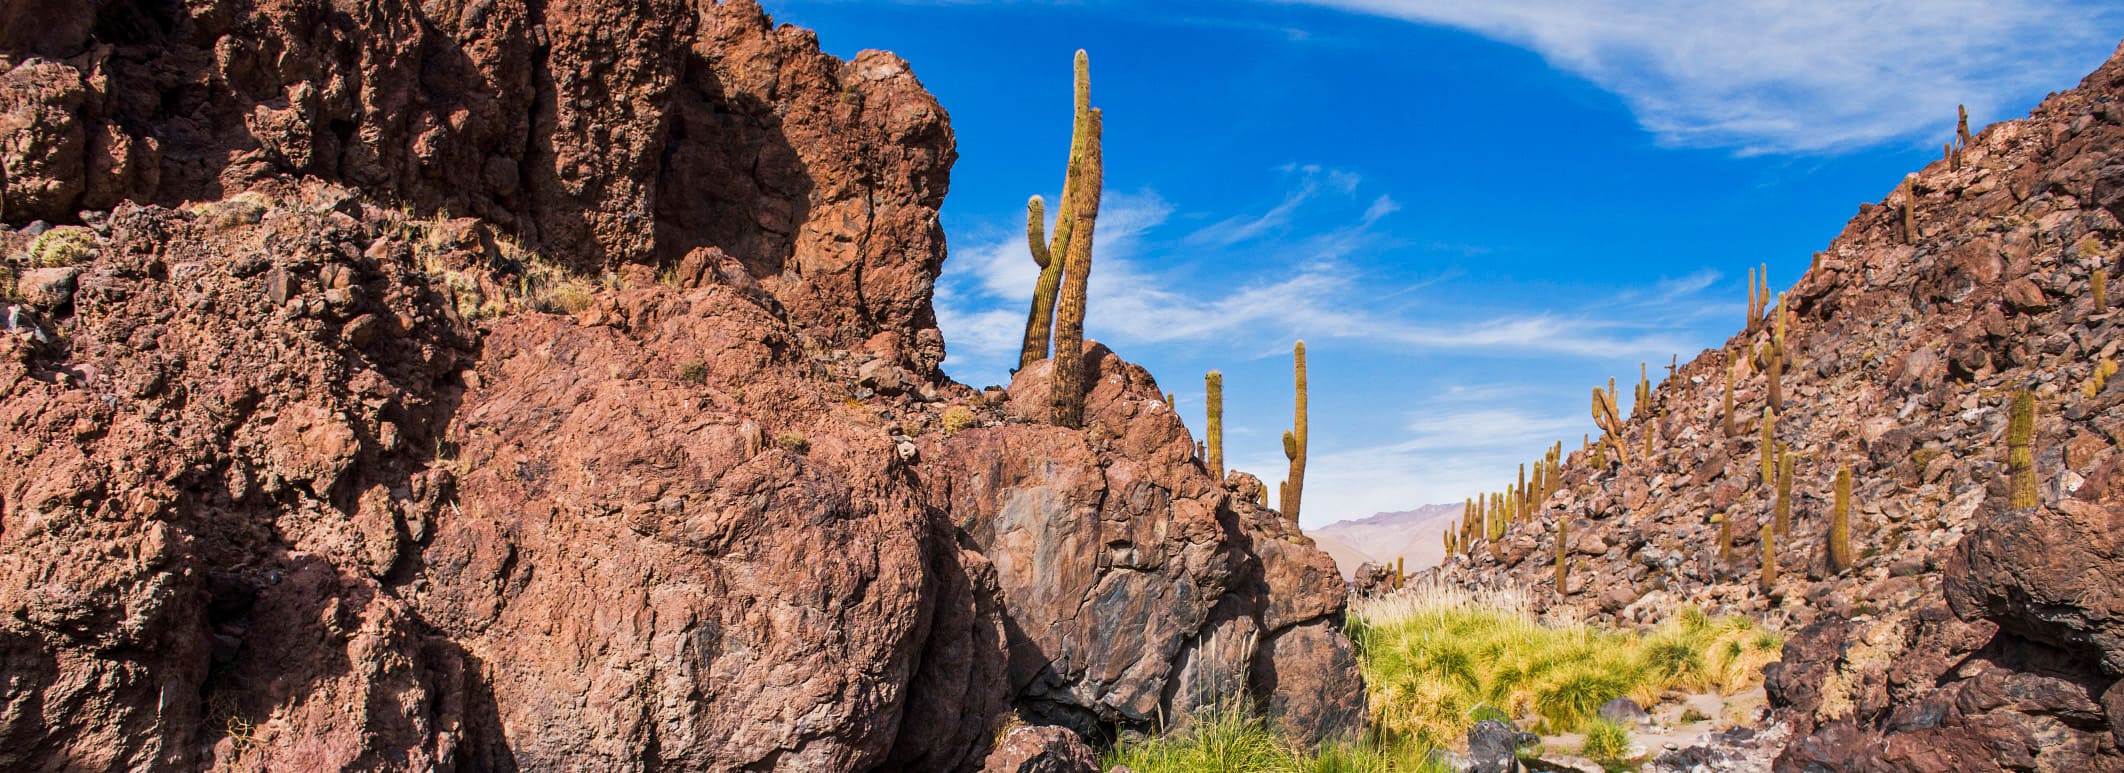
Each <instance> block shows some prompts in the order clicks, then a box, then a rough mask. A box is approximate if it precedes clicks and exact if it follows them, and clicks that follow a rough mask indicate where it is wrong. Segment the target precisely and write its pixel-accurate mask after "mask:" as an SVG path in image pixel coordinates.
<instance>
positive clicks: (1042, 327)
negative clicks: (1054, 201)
mask: <svg viewBox="0 0 2124 773" xmlns="http://www.w3.org/2000/svg"><path fill="white" fill-rule="evenodd" d="M1065 200H1066V199H1065ZM1045 218H1046V213H1045V203H1044V202H1042V201H1041V200H1040V197H1038V196H1034V197H1032V200H1030V201H1027V202H1025V243H1026V246H1027V247H1028V248H1030V249H1031V251H1032V257H1033V263H1035V264H1037V265H1039V267H1040V278H1039V279H1038V280H1036V281H1035V282H1034V283H1033V297H1032V312H1031V313H1030V314H1029V315H1028V316H1027V317H1026V319H1025V341H1024V344H1023V345H1022V346H1021V347H1020V348H1019V350H1018V367H1020V368H1023V367H1025V366H1027V365H1031V364H1033V363H1035V362H1038V361H1040V360H1044V359H1047V345H1048V343H1049V341H1048V337H1049V336H1050V335H1051V334H1052V333H1053V332H1054V320H1055V295H1056V293H1057V292H1058V291H1060V290H1061V289H1062V263H1061V261H1057V260H1054V256H1053V253H1052V252H1050V251H1049V250H1048V246H1047V244H1046V240H1045V238H1044V237H1043V235H1042V234H1041V233H1040V232H1041V230H1042V229H1044V228H1045V227H1046V223H1045Z"/></svg>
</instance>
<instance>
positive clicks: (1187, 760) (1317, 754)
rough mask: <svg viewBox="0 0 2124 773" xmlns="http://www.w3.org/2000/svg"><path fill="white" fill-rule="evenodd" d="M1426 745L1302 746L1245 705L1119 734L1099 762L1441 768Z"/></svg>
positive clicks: (1209, 770)
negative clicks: (1146, 733) (1143, 733)
mask: <svg viewBox="0 0 2124 773" xmlns="http://www.w3.org/2000/svg"><path fill="white" fill-rule="evenodd" d="M1429 753H1430V748H1429V747H1425V746H1418V745H1414V744H1409V743H1404V742H1396V741H1392V740H1380V739H1377V738H1371V737H1368V738H1367V739H1365V740H1361V741H1346V742H1338V743H1328V744H1323V745H1322V746H1321V747H1320V748H1319V749H1317V750H1310V751H1309V750H1306V749H1304V748H1302V747H1300V746H1298V745H1296V744H1293V743H1291V742H1290V741H1288V740H1287V739H1285V738H1283V737H1282V736H1281V735H1279V734H1277V733H1276V731H1275V730H1272V729H1270V728H1269V726H1268V724H1267V723H1266V722H1264V721H1262V719H1261V718H1260V717H1259V716H1256V715H1255V714H1254V713H1253V712H1252V711H1250V710H1248V709H1247V707H1246V706H1245V705H1244V704H1226V705H1224V706H1221V707H1219V708H1216V709H1213V710H1211V711H1208V712H1205V713H1203V714H1200V715H1197V716H1196V717H1195V718H1194V721H1193V722H1191V723H1190V724H1189V725H1188V726H1187V728H1186V729H1184V730H1180V731H1177V732H1174V733H1169V734H1166V735H1160V736H1155V737H1151V738H1123V739H1121V741H1120V742H1118V743H1116V744H1115V745H1114V748H1113V749H1111V750H1109V751H1108V752H1107V753H1105V754H1104V755H1101V757H1100V760H1099V767H1100V768H1101V769H1105V768H1111V767H1113V766H1115V765H1126V766H1128V767H1129V769H1130V770H1134V771H1136V773H1444V771H1445V768H1443V767H1440V766H1437V765H1432V764H1429V763H1427V762H1425V757H1426V756H1428V755H1429Z"/></svg>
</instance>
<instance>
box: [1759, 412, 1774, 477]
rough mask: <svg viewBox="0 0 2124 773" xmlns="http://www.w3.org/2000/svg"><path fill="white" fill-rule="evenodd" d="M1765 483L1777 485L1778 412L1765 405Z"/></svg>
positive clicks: (1762, 441)
mask: <svg viewBox="0 0 2124 773" xmlns="http://www.w3.org/2000/svg"><path fill="white" fill-rule="evenodd" d="M1762 434H1763V437H1762V440H1761V441H1760V445H1761V447H1762V452H1763V485H1764V486H1766V487H1767V486H1775V485H1777V412H1776V411H1774V410H1771V409H1770V406H1767V405H1766V406H1763V433H1762Z"/></svg>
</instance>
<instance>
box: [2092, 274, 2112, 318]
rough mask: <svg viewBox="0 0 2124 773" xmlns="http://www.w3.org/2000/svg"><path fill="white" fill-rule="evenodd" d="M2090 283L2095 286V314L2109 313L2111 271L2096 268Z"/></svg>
mask: <svg viewBox="0 0 2124 773" xmlns="http://www.w3.org/2000/svg"><path fill="white" fill-rule="evenodd" d="M2089 281H2090V282H2092V283H2093V284H2094V288H2093V290H2094V307H2095V313H2096V314H2101V313H2103V312H2106V311H2109V270H2108V269H2105V268H2096V269H2095V270H2094V274H2093V275H2092V276H2090V277H2089Z"/></svg>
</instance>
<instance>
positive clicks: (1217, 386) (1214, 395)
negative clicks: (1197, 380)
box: [1202, 370, 1224, 480]
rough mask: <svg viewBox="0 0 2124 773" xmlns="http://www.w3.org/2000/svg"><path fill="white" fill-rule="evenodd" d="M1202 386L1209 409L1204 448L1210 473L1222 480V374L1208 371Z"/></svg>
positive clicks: (1203, 378)
mask: <svg viewBox="0 0 2124 773" xmlns="http://www.w3.org/2000/svg"><path fill="white" fill-rule="evenodd" d="M1202 387H1203V391H1204V392H1205V393H1206V395H1205V396H1206V398H1207V399H1206V400H1205V402H1207V403H1208V406H1207V410H1208V411H1209V432H1208V436H1209V439H1208V440H1207V441H1205V443H1204V445H1205V446H1206V448H1205V449H1204V450H1205V451H1206V452H1207V456H1208V457H1209V469H1210V474H1211V475H1215V476H1217V479H1218V480H1224V374H1223V373H1222V372H1220V371H1214V370H1213V371H1210V372H1209V374H1208V375H1206V376H1203V377H1202Z"/></svg>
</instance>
